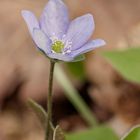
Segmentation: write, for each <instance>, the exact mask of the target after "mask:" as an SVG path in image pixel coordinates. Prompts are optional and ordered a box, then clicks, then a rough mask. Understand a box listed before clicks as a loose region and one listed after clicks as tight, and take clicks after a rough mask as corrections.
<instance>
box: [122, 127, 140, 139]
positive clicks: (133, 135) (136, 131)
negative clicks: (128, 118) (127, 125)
mask: <svg viewBox="0 0 140 140" xmlns="http://www.w3.org/2000/svg"><path fill="white" fill-rule="evenodd" d="M121 140H140V126H137V127H134V128H133V129H132V130H131V131H130V132H129V133H128V134H127V135H126V136H125V137H124V138H122V139H121Z"/></svg>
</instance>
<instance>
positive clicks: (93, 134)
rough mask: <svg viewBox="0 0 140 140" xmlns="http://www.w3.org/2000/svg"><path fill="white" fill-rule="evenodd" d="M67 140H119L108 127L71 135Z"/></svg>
mask: <svg viewBox="0 0 140 140" xmlns="http://www.w3.org/2000/svg"><path fill="white" fill-rule="evenodd" d="M66 139H67V140H119V138H118V137H117V136H116V134H115V133H114V132H113V131H112V130H111V129H110V128H108V127H106V126H101V127H96V128H93V129H90V130H86V131H82V132H78V133H74V134H69V135H67V137H66Z"/></svg>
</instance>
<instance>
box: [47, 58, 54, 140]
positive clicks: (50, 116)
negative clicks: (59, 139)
mask: <svg viewBox="0 0 140 140" xmlns="http://www.w3.org/2000/svg"><path fill="white" fill-rule="evenodd" d="M54 66H55V62H54V61H52V60H50V75H49V87H48V98H47V111H48V118H47V123H46V135H45V140H49V134H50V125H49V123H50V122H51V121H52V88H53V74H54Z"/></svg>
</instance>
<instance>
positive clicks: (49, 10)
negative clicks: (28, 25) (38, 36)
mask: <svg viewBox="0 0 140 140" xmlns="http://www.w3.org/2000/svg"><path fill="white" fill-rule="evenodd" d="M68 25H69V17H68V11H67V7H66V5H65V4H64V3H63V2H62V0H49V2H48V4H47V5H46V7H45V9H44V11H43V14H42V16H41V19H40V26H41V28H42V30H43V31H44V32H45V33H46V35H47V36H48V37H51V36H54V35H55V36H56V37H58V38H61V37H62V36H63V35H64V34H65V33H66V31H67V28H68Z"/></svg>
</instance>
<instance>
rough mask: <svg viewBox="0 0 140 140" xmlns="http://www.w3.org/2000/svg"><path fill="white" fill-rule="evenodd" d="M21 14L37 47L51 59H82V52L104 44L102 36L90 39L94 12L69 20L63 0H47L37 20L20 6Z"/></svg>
mask: <svg viewBox="0 0 140 140" xmlns="http://www.w3.org/2000/svg"><path fill="white" fill-rule="evenodd" d="M22 16H23V18H24V20H25V22H26V24H27V26H28V29H29V31H30V34H31V36H32V38H33V40H34V42H35V44H36V46H37V48H39V49H40V50H42V51H43V52H44V53H45V54H46V55H47V56H48V57H49V58H51V59H56V60H61V61H67V62H69V61H75V60H76V61H77V60H79V59H83V54H84V53H87V52H89V51H91V50H93V49H95V48H97V47H100V46H103V45H105V41H104V40H102V39H96V40H92V41H89V39H90V37H91V35H92V33H93V30H94V19H93V16H92V15H91V14H85V15H83V16H80V17H78V18H76V19H74V20H72V21H70V20H69V15H68V9H67V7H66V5H65V4H64V3H63V2H62V0H49V1H48V3H47V5H46V7H45V9H44V11H43V13H42V15H41V17H40V19H39V21H38V20H37V19H36V17H35V16H34V14H33V13H32V12H31V11H28V10H23V11H22ZM78 56H80V57H78ZM76 58H79V59H76Z"/></svg>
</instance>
